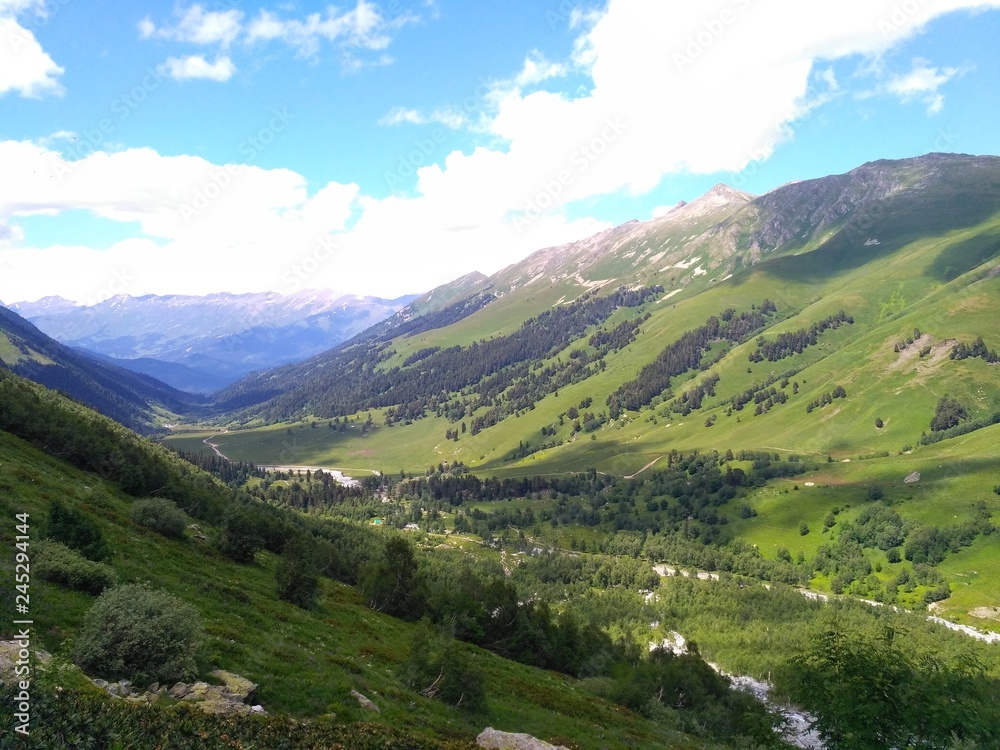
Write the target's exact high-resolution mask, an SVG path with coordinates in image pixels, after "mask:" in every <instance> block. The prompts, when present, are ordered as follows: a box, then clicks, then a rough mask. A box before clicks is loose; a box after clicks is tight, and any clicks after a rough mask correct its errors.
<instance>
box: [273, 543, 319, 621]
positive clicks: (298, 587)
mask: <svg viewBox="0 0 1000 750" xmlns="http://www.w3.org/2000/svg"><path fill="white" fill-rule="evenodd" d="M274 577H275V581H276V583H277V585H278V596H279V597H280V598H281V599H284V600H285V601H286V602H291V603H292V604H294V605H296V606H297V607H302V608H303V609H312V608H313V607H315V606H316V597H317V596H318V594H319V563H318V552H317V549H316V543H315V542H314V541H313V538H312V536H311V535H308V534H300V535H298V536H294V537H292V538H291V539H290V540H289V541H288V543H287V544H286V545H285V549H284V550H283V551H282V553H281V560H280V561H279V562H278V567H277V568H276V569H275V571H274Z"/></svg>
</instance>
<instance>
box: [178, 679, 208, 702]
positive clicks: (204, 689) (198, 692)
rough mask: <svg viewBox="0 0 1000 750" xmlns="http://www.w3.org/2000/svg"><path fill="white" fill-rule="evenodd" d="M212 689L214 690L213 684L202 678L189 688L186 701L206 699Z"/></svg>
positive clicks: (185, 697)
mask: <svg viewBox="0 0 1000 750" xmlns="http://www.w3.org/2000/svg"><path fill="white" fill-rule="evenodd" d="M211 690H212V686H211V685H209V684H208V683H207V682H202V681H201V680H199V681H198V682H196V683H195V684H194V685H191V688H190V689H189V690H188V692H187V694H186V695H185V696H184V700H186V701H203V700H206V699H207V698H208V696H209V693H210V692H211Z"/></svg>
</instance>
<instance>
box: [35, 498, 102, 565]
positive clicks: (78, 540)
mask: <svg viewBox="0 0 1000 750" xmlns="http://www.w3.org/2000/svg"><path fill="white" fill-rule="evenodd" d="M44 536H46V537H48V538H49V539H53V540H55V541H57V542H62V543H63V544H65V545H66V546H67V547H72V548H73V549H75V550H77V551H78V552H79V553H80V554H81V555H83V556H84V557H86V558H87V559H88V560H96V561H97V562H101V561H103V560H107V559H109V558H110V557H111V548H110V547H109V546H108V543H107V542H106V541H105V539H104V535H103V534H102V533H101V530H100V529H99V528H98V527H97V524H95V523H94V522H93V520H91V518H90V517H89V516H88V515H87V514H85V513H81V512H80V511H78V510H77V509H76V508H71V507H69V506H67V505H64V504H63V503H62V502H60V501H59V500H53V501H52V504H51V505H50V506H49V517H48V519H47V522H46V524H45V531H44Z"/></svg>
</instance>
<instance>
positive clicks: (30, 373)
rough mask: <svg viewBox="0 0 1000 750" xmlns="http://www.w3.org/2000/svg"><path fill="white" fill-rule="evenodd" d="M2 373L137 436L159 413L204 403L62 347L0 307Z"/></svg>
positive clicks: (180, 411) (150, 426)
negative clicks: (88, 409) (87, 409)
mask: <svg viewBox="0 0 1000 750" xmlns="http://www.w3.org/2000/svg"><path fill="white" fill-rule="evenodd" d="M0 368H3V369H6V370H9V371H11V372H13V373H16V374H18V375H21V376H23V377H26V378H29V379H30V380H34V381H35V382H37V383H41V384H42V385H45V386H48V387H49V388H55V389H58V390H60V391H62V392H64V393H66V394H67V395H69V396H71V397H73V398H75V399H77V400H79V401H81V402H83V403H85V404H87V405H88V406H91V407H92V408H94V409H96V410H97V411H99V412H101V413H102V414H105V415H107V416H108V417H111V418H112V419H115V420H117V421H119V422H121V423H122V424H124V425H126V426H128V427H130V428H132V429H134V430H136V431H137V432H150V431H152V430H153V429H154V428H155V426H156V421H157V420H156V417H155V415H156V414H158V413H159V414H164V415H165V414H166V413H173V414H184V413H187V412H190V411H191V410H192V409H193V408H196V407H197V406H199V405H201V404H202V403H203V402H204V400H203V399H201V398H199V397H197V396H192V395H191V394H189V393H183V392H181V391H178V390H176V389H174V388H172V387H170V386H168V385H166V384H165V383H162V382H160V381H158V380H156V379H154V378H151V377H149V376H147V375H140V374H136V373H133V372H131V371H129V370H126V369H123V368H121V367H116V366H115V365H113V364H110V363H107V362H102V361H100V360H98V359H95V358H92V357H88V356H87V355H85V354H83V353H81V352H78V351H76V350H74V349H71V348H69V347H67V346H64V345H63V344H60V343H59V342H58V341H55V340H53V339H51V338H49V337H48V336H46V335H45V334H44V333H42V332H41V331H40V330H38V329H37V328H36V327H35V326H34V325H32V324H31V323H29V322H28V321H26V320H24V318H22V317H20V316H19V315H17V314H16V313H14V312H12V311H11V310H8V309H7V308H4V307H0Z"/></svg>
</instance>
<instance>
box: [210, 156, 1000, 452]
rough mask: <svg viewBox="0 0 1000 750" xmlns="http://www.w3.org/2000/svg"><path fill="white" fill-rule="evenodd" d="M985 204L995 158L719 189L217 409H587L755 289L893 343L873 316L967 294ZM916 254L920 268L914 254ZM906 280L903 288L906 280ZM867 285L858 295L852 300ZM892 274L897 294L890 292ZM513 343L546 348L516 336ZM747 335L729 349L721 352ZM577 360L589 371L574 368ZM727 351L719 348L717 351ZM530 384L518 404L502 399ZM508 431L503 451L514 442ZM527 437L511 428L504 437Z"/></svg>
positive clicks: (505, 274) (985, 238)
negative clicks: (597, 338) (585, 394)
mask: <svg viewBox="0 0 1000 750" xmlns="http://www.w3.org/2000/svg"><path fill="white" fill-rule="evenodd" d="M998 211H1000V159H998V158H997V157H973V156H965V155H943V154H930V155H927V156H924V157H919V158H915V159H907V160H899V161H879V162H872V163H869V164H865V165H862V166H861V167H859V168H857V169H855V170H852V171H851V172H848V173H846V174H843V175H834V176H830V177H824V178H819V179H814V180H804V181H800V182H796V183H792V184H789V185H785V186H782V187H779V188H777V189H775V190H773V191H771V192H769V193H767V194H766V195H763V196H759V197H753V196H750V195H747V194H745V193H742V192H740V191H737V190H734V189H732V188H729V187H727V186H724V185H717V186H715V187H714V188H712V189H711V190H710V191H709V192H708V193H707V194H706V195H704V196H702V197H700V198H698V199H696V200H694V201H691V202H690V203H687V204H685V205H683V206H680V207H678V208H675V209H674V210H672V211H670V212H669V213H667V214H665V215H663V216H660V217H658V218H656V219H653V220H651V221H646V222H638V221H632V222H628V223H626V224H624V225H622V226H619V227H616V228H613V229H609V230H607V231H604V232H601V233H599V234H597V235H594V236H593V237H590V238H587V239H584V240H580V241H578V242H574V243H569V244H567V245H563V246H559V247H553V248H547V249H544V250H540V251H538V252H536V253H534V254H533V255H531V256H529V257H528V258H526V259H525V260H523V261H521V262H520V263H517V264H514V265H512V266H510V267H508V268H506V269H503V270H502V271H500V272H499V273H497V274H495V275H494V276H492V277H490V278H487V279H482V278H473V279H467V280H462V283H461V284H460V285H459V288H460V289H464V290H466V295H465V296H464V297H463V296H461V295H456V296H457V299H456V301H454V302H451V303H450V304H449V305H447V306H445V307H443V308H440V309H437V310H434V311H428V312H423V314H421V310H419V309H414V308H413V307H412V306H411V308H410V309H409V310H406V309H404V310H403V311H401V312H399V313H397V314H396V315H395V316H393V317H392V318H390V319H388V320H387V321H385V322H383V323H382V324H381V325H380V326H378V327H376V328H374V329H371V330H369V331H367V332H365V333H363V334H361V335H359V336H358V337H356V339H354V340H353V341H352V342H350V345H344V346H341V347H340V348H338V349H336V350H334V351H332V352H329V353H326V354H323V355H319V356H317V357H315V358H313V359H310V360H307V361H305V362H302V363H299V364H295V365H290V366H287V367H285V368H281V369H278V370H273V371H266V372H262V373H258V374H255V375H253V376H251V377H248V378H246V379H244V380H242V381H240V382H238V383H236V384H234V385H233V386H231V387H230V388H228V389H226V390H225V391H223V392H222V393H220V394H219V398H218V403H219V405H220V408H221V409H223V410H224V411H225V412H227V413H228V416H229V418H235V419H237V420H239V421H244V422H247V421H252V420H255V419H258V420H259V419H260V418H263V419H264V420H265V421H280V420H283V419H295V418H301V417H307V416H315V417H317V418H330V417H335V416H344V415H347V414H352V413H355V412H358V411H366V410H369V409H373V408H379V409H392V410H393V413H392V414H390V415H389V416H390V421H396V417H397V416H398V415H399V414H406V415H425V414H427V413H429V412H432V413H435V414H437V413H439V412H440V411H441V409H440V408H439V407H440V405H441V404H448V406H447V407H446V411H448V413H450V414H458V413H461V414H462V415H463V416H464V415H466V414H468V415H470V419H469V420H467V421H471V420H472V419H475V418H476V417H483V418H484V419H485V420H486V421H487V422H490V426H492V425H494V424H499V423H500V422H503V421H504V420H506V419H507V418H508V417H510V416H515V415H516V414H517V413H520V412H522V410H523V409H524V408H530V409H534V408H535V406H536V405H537V404H538V403H539V402H540V401H541V400H543V399H544V398H545V397H546V396H548V395H549V394H554V393H556V392H557V391H559V390H560V388H564V387H565V386H566V385H569V384H571V383H576V382H581V381H587V382H588V383H592V384H593V387H592V388H589V389H588V390H591V391H592V392H591V393H590V395H589V397H590V398H591V399H592V400H593V402H594V404H595V407H596V408H595V411H600V410H601V409H603V408H604V407H605V406H606V405H609V404H610V399H611V396H612V393H613V392H615V391H616V390H617V389H620V388H622V387H624V386H625V384H626V383H627V381H630V380H633V379H634V378H635V377H636V376H637V374H638V373H639V371H640V370H641V369H642V368H643V366H645V365H648V364H650V363H652V362H653V361H654V360H655V359H656V357H657V355H658V354H659V353H660V352H661V350H662V349H663V348H664V346H666V345H667V344H669V343H670V340H671V339H672V338H674V337H676V336H678V335H680V334H681V333H683V332H684V331H685V330H687V329H689V328H690V329H693V328H696V327H697V326H698V325H701V324H702V323H703V322H704V321H705V320H706V319H707V318H709V316H711V315H714V314H718V313H721V312H722V311H723V310H725V309H726V308H727V307H729V306H736V307H740V306H745V308H746V309H747V310H749V309H750V307H751V306H752V305H753V304H754V303H760V302H761V301H762V300H764V299H765V298H771V299H772V300H775V301H778V302H779V310H778V315H777V316H776V317H773V318H771V319H770V320H768V321H767V324H766V325H763V327H762V328H761V332H762V333H767V331H768V330H769V329H771V328H772V327H775V326H776V328H774V330H775V332H777V331H780V330H784V328H785V327H787V326H788V325H790V323H789V322H788V321H789V320H792V321H794V320H796V319H798V320H801V321H802V323H803V325H806V327H808V325H811V324H812V323H814V322H816V320H817V319H819V318H825V317H827V315H829V312H828V311H829V310H830V308H831V306H833V305H840V306H843V307H845V309H846V310H848V312H850V313H852V314H853V316H854V317H855V318H864V320H865V325H864V326H862V325H857V326H854V327H853V328H852V330H854V331H857V332H858V335H859V336H861V335H863V334H866V333H870V332H871V331H872V329H873V328H874V327H875V326H876V324H878V325H882V326H884V328H883V330H884V333H883V334H882V335H883V336H885V337H887V339H891V337H893V336H898V335H899V334H898V332H896V329H897V328H898V326H896V327H891V331H892V332H891V333H890V327H888V326H886V324H887V322H888V321H887V320H886V319H887V318H889V317H892V316H895V315H896V314H897V313H899V312H901V311H902V310H903V309H904V308H906V309H915V308H914V306H917V308H916V309H919V308H920V307H921V306H922V309H923V310H924V311H925V312H926V313H927V314H928V315H930V314H931V310H932V309H934V308H933V307H932V304H938V305H939V304H941V301H940V300H941V297H940V295H941V293H942V292H943V290H944V287H945V286H946V285H948V284H951V283H953V282H954V281H955V280H956V279H959V278H962V277H964V278H965V283H964V284H963V285H962V287H960V288H964V286H967V285H968V284H969V283H972V280H973V278H972V277H968V276H966V274H968V273H969V272H972V271H974V270H975V269H976V268H977V267H978V266H980V265H981V264H983V263H984V262H987V261H989V260H990V259H991V258H993V257H995V256H996V254H997V249H996V244H995V237H996V227H995V225H994V219H995V217H996V215H997V212H998ZM920 243H923V244H920ZM927 243H931V245H930V246H928V245H927ZM914 253H918V255H919V258H920V260H911V257H912V256H913V255H914ZM894 262H899V263H900V264H901V265H900V268H899V273H900V274H901V275H900V277H899V282H898V283H896V282H893V281H890V280H889V279H890V278H891V274H892V273H895V270H894V266H893V263H894ZM914 262H916V263H923V264H924V266H921V267H919V269H918V271H914V270H913V268H912V267H911V266H909V265H907V264H909V263H914ZM862 269H863V270H862ZM887 274H888V276H887ZM914 274H916V279H915V280H914V281H912V282H905V283H904V282H903V281H902V280H903V279H904V278H909V277H910V276H913V275H914ZM876 280H878V281H877V283H875V285H874V288H872V289H871V290H870V291H871V293H870V294H868V293H867V292H866V293H865V294H864V295H863V298H859V293H860V292H861V291H862V290H863V289H867V285H870V284H872V283H873V282H876ZM899 284H903V287H901V291H900V294H902V302H899V301H897V298H895V297H892V290H895V289H897V287H898V286H899ZM910 284H912V285H914V286H913V289H912V290H911V289H909V285H910ZM622 289H630V290H640V289H648V290H655V291H653V292H650V294H655V297H656V301H655V302H653V301H652V300H651V298H650V297H642V299H633V300H632V302H630V303H628V304H625V303H623V301H622V300H619V301H616V302H615V303H614V304H611V305H610V306H609V305H603V306H602V304H601V303H600V302H599V300H600V299H602V298H606V297H608V295H612V294H620V292H618V291H616V290H622ZM955 291H957V289H956V290H953V292H952V293H954V292H955ZM903 292H905V294H904V293H903ZM886 295H888V296H886ZM623 299H624V298H623ZM667 300H669V301H670V304H669V305H665V304H663V303H664V302H666V301H667ZM876 300H878V303H877V304H876ZM895 305H903V307H900V309H899V310H896V311H895V312H893V314H892V316H890V315H889V313H888V312H886V310H888V309H894V308H892V306H895ZM598 308H600V310H598ZM619 308H625V309H623V310H621V311H618V312H616V311H617V310H619ZM675 308H676V309H675ZM626 310H630V311H631V312H626ZM821 312H822V313H824V314H822V315H821V314H820V313H821ZM832 312H837V310H833V311H832ZM647 314H648V315H649V320H648V321H638V320H637V318H635V320H636V322H634V323H629V325H628V327H627V331H626V329H616V328H615V326H621V325H622V324H623V323H626V322H627V321H626V320H625V319H627V318H629V317H630V316H645V315H647ZM553 316H555V317H553ZM817 316H818V317H817ZM917 317H918V322H919V316H917ZM555 318H559V319H562V320H563V323H560V324H559V325H561V326H563V327H562V329H561V330H559V331H553V330H550V328H551V326H549V324H548V322H547V320H546V319H551V320H555ZM601 330H604V331H605V334H604V335H605V336H611V335H612V333H613V331H614V330H618V334H624V333H626V332H627V333H628V335H627V336H626V343H628V346H627V351H626V349H625V348H624V347H618V346H617V345H616V346H611V347H608V346H604V347H601V346H599V345H595V344H594V341H593V338H592V337H593V336H594V335H595V333H597V332H599V331H601ZM962 333H967V335H969V336H971V338H975V336H976V335H979V333H980V331H978V330H977V329H976V328H974V327H973V328H970V329H968V330H967V331H963V330H962V328H961V327H960V328H957V329H955V330H954V331H952V332H950V333H949V334H948V335H959V334H962ZM981 333H982V334H983V335H987V333H988V329H987V330H983V331H981ZM841 335H842V334H841ZM527 339H532V340H533V341H536V342H543V343H544V346H541V348H535V349H532V348H531V347H525V346H522V344H521V343H519V342H521V341H523V340H527ZM743 344H744V342H743V341H733V342H730V343H728V344H727V346H729V347H730V348H733V349H734V351H735V350H737V347H738V346H741V345H743ZM455 346H458V347H459V349H460V351H454V350H453V348H454V347H455ZM501 350H502V351H501ZM515 350H516V351H515ZM574 350H577V351H578V354H577V355H573V356H575V359H573V360H572V361H571V360H569V359H567V358H568V357H569V356H570V355H571V354H572V352H573V351H574ZM597 350H602V351H597ZM740 351H742V350H740ZM748 353H749V352H748ZM723 354H726V353H723ZM743 356H744V358H745V357H746V356H747V355H746V354H744V355H743ZM554 359H561V360H562V361H561V363H559V364H558V365H557V369H559V370H560V372H559V373H558V374H550V375H548V376H547V377H546V378H545V379H544V382H541V381H540V380H539V377H538V376H537V375H533V374H531V370H532V368H535V367H537V366H541V365H545V364H549V363H551V362H553V360H554ZM472 360H476V361H472ZM598 360H600V362H599V361H598ZM584 361H586V362H587V365H586V366H587V367H588V368H589V370H587V372H583V370H582V369H579V368H577V369H578V370H579V371H576V370H573V367H572V366H574V365H579V364H580V363H581V362H584ZM730 361H735V360H734V359H733V357H732V356H729V357H728V358H724V359H723V362H724V363H728V362H730ZM733 366H734V367H735V365H733ZM484 368H485V369H484ZM489 368H493V369H489ZM525 368H527V370H526V369H525ZM595 368H597V369H595ZM744 369H746V367H745V365H744ZM546 372H547V371H546ZM611 373H614V375H613V376H612V375H611ZM373 375H374V377H373ZM746 380H748V379H747V378H745V377H738V378H734V387H735V386H739V387H741V388H745V387H747V386H749V385H752V383H744V381H746ZM560 384H561V385H560ZM526 389H527V391H530V394H531V395H530V396H528V395H519V396H517V397H516V398H512V397H511V394H514V393H518V394H524V393H525V392H526ZM820 395H822V394H820ZM644 408H648V404H646V405H645V407H644ZM616 416H617V415H613V416H612V417H611V418H612V419H615V418H616ZM408 418H409V416H407V417H404V419H408ZM542 426H543V425H541V424H539V425H537V427H536V429H538V428H540V427H542ZM476 432H477V434H478V432H479V431H478V430H477V431H476ZM504 434H505V435H508V437H507V438H506V439H505V442H506V445H509V442H507V441H509V440H510V439H511V438H513V437H514V435H513V434H510V433H509V432H508V431H507V430H505V431H504ZM530 437H531V435H530V433H523V434H521V435H520V436H518V439H515V440H514V441H513V442H514V445H515V447H516V446H517V444H518V442H519V440H520V442H521V443H522V444H523V443H524V440H525V438H530ZM916 437H919V433H918V434H917V436H916ZM531 442H532V443H537V442H539V441H537V439H534V440H532V441H531ZM542 442H546V441H542ZM614 442H615V441H614V440H613V439H611V440H610V442H609V447H610V446H611V445H613V444H614ZM506 450H509V448H503V449H500V448H495V449H494V450H491V451H489V452H490V453H492V454H493V455H494V459H493V460H498V458H499V456H500V455H503V453H504V452H505V451H506ZM559 452H560V453H564V454H572V453H574V450H573V449H572V448H570V447H568V446H567V447H563V448H562V449H561V450H560V451H559Z"/></svg>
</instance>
